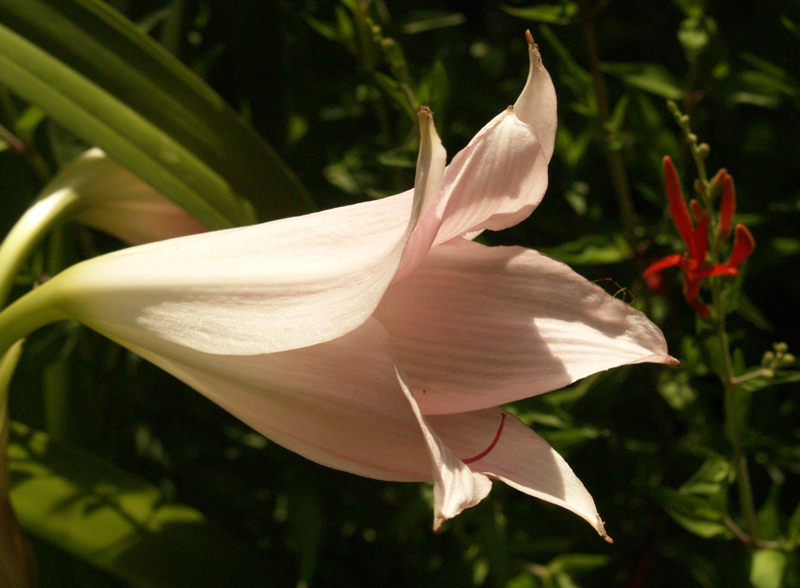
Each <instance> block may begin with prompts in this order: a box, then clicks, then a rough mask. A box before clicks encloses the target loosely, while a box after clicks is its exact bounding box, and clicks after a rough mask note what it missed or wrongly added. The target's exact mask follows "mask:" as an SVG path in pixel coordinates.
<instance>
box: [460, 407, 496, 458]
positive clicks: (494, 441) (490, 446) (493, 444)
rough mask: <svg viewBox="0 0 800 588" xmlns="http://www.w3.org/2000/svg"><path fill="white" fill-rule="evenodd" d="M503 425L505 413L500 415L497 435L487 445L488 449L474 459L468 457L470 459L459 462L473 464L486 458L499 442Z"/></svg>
mask: <svg viewBox="0 0 800 588" xmlns="http://www.w3.org/2000/svg"><path fill="white" fill-rule="evenodd" d="M505 423H506V413H502V414H501V415H500V426H499V427H498V428H497V434H496V435H495V436H494V439H493V440H492V442H491V443H490V444H489V447H487V448H486V449H484V450H483V451H481V452H480V453H479V454H478V455H476V456H475V457H470V458H467V459H462V460H461V461H463V462H464V463H475V462H476V461H478V460H479V459H482V458H484V457H486V456H487V455H489V452H490V451H491V450H492V449H494V446H495V445H497V442H498V441H500V435H501V433H502V432H503V425H505Z"/></svg>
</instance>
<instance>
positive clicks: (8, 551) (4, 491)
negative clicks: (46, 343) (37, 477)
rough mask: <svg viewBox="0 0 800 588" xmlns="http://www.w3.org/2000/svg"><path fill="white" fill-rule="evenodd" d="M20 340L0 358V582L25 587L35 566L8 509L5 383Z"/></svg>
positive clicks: (14, 363)
mask: <svg viewBox="0 0 800 588" xmlns="http://www.w3.org/2000/svg"><path fill="white" fill-rule="evenodd" d="M22 344H23V342H22V340H20V341H17V342H16V343H14V344H13V345H12V346H11V348H10V349H9V350H8V352H7V353H5V354H4V355H3V357H2V359H0V584H2V585H3V586H8V587H9V588H27V587H29V586H33V585H34V584H35V579H34V578H35V577H36V572H35V566H34V564H33V559H32V557H31V553H30V548H29V546H28V544H27V542H26V539H25V536H24V535H23V534H22V531H21V530H20V528H19V523H18V522H17V519H16V517H15V516H14V511H13V509H12V508H11V502H10V501H9V495H10V492H11V473H10V472H9V469H8V438H9V430H8V425H9V423H8V409H7V402H6V400H7V398H8V386H9V383H10V382H11V376H12V375H13V374H14V369H15V368H16V367H17V362H18V361H19V358H20V355H21V354H22Z"/></svg>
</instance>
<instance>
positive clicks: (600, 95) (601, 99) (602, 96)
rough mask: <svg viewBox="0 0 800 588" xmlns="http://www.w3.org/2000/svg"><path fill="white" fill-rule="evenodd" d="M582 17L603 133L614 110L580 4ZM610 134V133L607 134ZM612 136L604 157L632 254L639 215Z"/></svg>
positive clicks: (585, 8) (590, 14)
mask: <svg viewBox="0 0 800 588" xmlns="http://www.w3.org/2000/svg"><path fill="white" fill-rule="evenodd" d="M581 8H582V13H583V15H584V18H583V22H582V26H583V37H584V39H585V40H586V47H587V50H588V54H589V61H590V62H591V64H592V83H593V85H594V93H595V99H596V100H597V110H598V115H599V116H600V122H601V123H602V127H603V129H607V128H608V122H609V121H610V120H611V110H610V108H609V106H608V100H607V98H606V84H605V79H604V78H603V72H602V71H601V69H600V65H601V62H600V52H599V51H598V49H597V38H596V35H595V30H594V21H593V19H594V12H595V11H593V10H591V9H590V7H589V5H588V2H585V1H584V2H581ZM606 132H608V131H606ZM611 139H612V137H611V136H607V137H606V141H605V150H604V151H605V154H606V162H607V164H608V172H609V175H610V176H611V182H612V184H613V185H614V195H615V196H616V200H617V206H618V207H619V211H620V215H621V217H622V232H623V235H624V236H625V240H626V241H627V242H628V245H630V247H631V250H633V251H636V250H637V249H636V246H635V245H636V233H635V228H636V212H635V211H634V208H633V200H632V199H631V189H630V186H629V184H628V174H627V172H626V171H625V162H624V161H623V159H622V155H621V153H620V152H619V150H617V149H613V148H612V147H611Z"/></svg>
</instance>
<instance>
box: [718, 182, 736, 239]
mask: <svg viewBox="0 0 800 588" xmlns="http://www.w3.org/2000/svg"><path fill="white" fill-rule="evenodd" d="M735 211H736V190H735V189H734V187H733V178H732V177H731V176H730V175H728V174H725V179H724V180H723V184H722V200H721V201H720V203H719V235H720V238H721V239H727V238H728V235H730V232H731V226H733V213H734V212H735Z"/></svg>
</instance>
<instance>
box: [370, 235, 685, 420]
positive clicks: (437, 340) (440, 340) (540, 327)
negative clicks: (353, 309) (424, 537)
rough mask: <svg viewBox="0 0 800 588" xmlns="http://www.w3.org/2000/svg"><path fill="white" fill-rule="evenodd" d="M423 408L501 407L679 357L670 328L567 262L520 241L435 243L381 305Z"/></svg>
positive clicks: (381, 316) (426, 411)
mask: <svg viewBox="0 0 800 588" xmlns="http://www.w3.org/2000/svg"><path fill="white" fill-rule="evenodd" d="M374 316H375V318H377V319H378V320H380V321H381V323H382V324H383V325H384V326H385V327H386V330H387V331H389V333H390V335H391V337H392V343H393V346H394V350H395V353H396V354H397V357H398V358H399V360H400V365H402V366H403V369H404V370H405V373H406V375H407V376H408V379H409V382H410V383H411V386H412V388H413V389H415V390H416V389H424V390H425V391H426V393H425V394H424V395H419V397H418V398H417V401H418V402H419V405H420V408H421V409H422V412H423V414H425V415H429V414H447V413H455V412H464V411H471V410H478V409H482V408H488V407H492V406H497V405H500V404H504V403H507V402H512V401H514V400H519V399H521V398H528V397H530V396H534V395H536V394H541V393H543V392H548V391H550V390H555V389H558V388H561V387H563V386H566V385H567V384H570V383H572V382H574V381H575V380H578V379H580V378H582V377H584V376H588V375H590V374H593V373H596V372H598V371H602V370H606V369H609V368H612V367H616V366H620V365H624V364H630V363H639V362H656V363H674V360H673V359H672V358H670V357H669V355H667V346H666V342H665V340H664V336H663V334H662V333H661V331H660V330H659V329H658V327H656V326H655V325H654V324H653V323H651V322H650V321H649V320H648V319H647V318H646V317H645V316H644V315H643V314H642V313H641V312H639V311H638V310H636V309H634V308H632V307H631V306H629V305H628V304H626V303H624V302H623V301H621V300H618V299H616V298H612V297H611V296H610V295H608V294H607V293H606V292H605V291H604V290H603V289H602V288H600V287H599V286H597V285H595V284H593V283H591V282H589V281H587V280H586V279H585V278H583V277H581V276H580V275H578V274H577V273H575V272H574V271H573V270H572V269H570V268H569V267H568V266H567V265H565V264H563V263H561V262H559V261H556V260H553V259H551V258H549V257H547V256H545V255H542V254H540V253H537V252H535V251H531V250H528V249H523V248H520V247H491V248H490V247H484V246H482V245H479V244H477V243H473V242H471V241H466V240H458V241H453V242H451V243H448V244H446V245H442V246H440V247H435V248H434V249H432V250H431V252H430V253H429V254H428V256H427V257H426V258H425V261H424V262H423V263H422V264H421V265H420V266H419V267H418V268H416V270H415V271H414V272H413V273H411V274H410V275H409V276H408V277H407V278H406V279H404V280H403V281H402V282H399V283H397V284H395V285H394V286H393V287H392V288H390V289H389V290H388V291H387V292H386V295H385V296H384V298H383V300H382V301H381V304H380V305H379V306H378V308H377V309H376V311H375V315H374Z"/></svg>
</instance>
